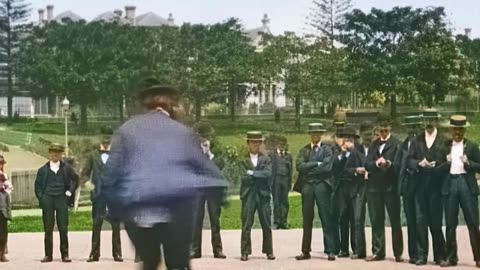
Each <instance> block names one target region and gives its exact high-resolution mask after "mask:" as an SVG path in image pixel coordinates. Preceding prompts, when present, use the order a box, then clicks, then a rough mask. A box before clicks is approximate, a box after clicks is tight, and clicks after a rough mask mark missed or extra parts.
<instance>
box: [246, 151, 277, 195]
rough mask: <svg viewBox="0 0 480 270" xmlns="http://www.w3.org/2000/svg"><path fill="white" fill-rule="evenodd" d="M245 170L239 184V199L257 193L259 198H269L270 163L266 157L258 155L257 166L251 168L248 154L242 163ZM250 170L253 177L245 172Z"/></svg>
mask: <svg viewBox="0 0 480 270" xmlns="http://www.w3.org/2000/svg"><path fill="white" fill-rule="evenodd" d="M242 166H243V168H244V169H245V172H244V175H243V176H242V182H241V184H240V199H243V198H245V197H246V196H247V195H248V194H249V193H251V192H257V193H258V194H259V195H260V196H261V197H264V198H270V195H271V194H272V162H271V161H270V158H269V157H268V155H266V154H263V153H259V154H258V161H257V166H256V167H255V166H253V163H252V161H251V159H250V154H249V155H248V156H247V157H245V159H244V160H243V162H242ZM248 170H252V171H253V175H248V174H247V171H248Z"/></svg>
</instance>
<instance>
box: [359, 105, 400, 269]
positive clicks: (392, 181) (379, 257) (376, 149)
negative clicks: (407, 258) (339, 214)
mask: <svg viewBox="0 0 480 270" xmlns="http://www.w3.org/2000/svg"><path fill="white" fill-rule="evenodd" d="M391 122H392V121H391V119H390V116H388V115H384V114H380V115H379V116H378V128H377V130H378V132H379V134H380V138H378V139H377V140H375V141H374V142H373V144H372V145H371V147H370V148H369V150H368V156H367V158H366V166H365V167H366V169H367V171H368V173H369V175H368V182H367V202H368V213H369V215H370V221H371V223H372V252H373V255H372V256H371V257H369V258H367V261H369V262H372V261H383V260H385V209H387V212H388V216H389V218H390V224H391V228H392V244H393V254H394V256H395V261H396V262H402V261H403V259H402V253H403V235H402V225H401V222H400V208H401V202H400V196H399V195H398V191H397V188H398V187H397V185H398V183H397V177H396V175H395V170H394V166H393V162H394V159H395V155H396V153H397V149H398V148H399V143H400V142H399V141H398V140H397V139H396V138H394V137H393V136H392V134H391V133H390V132H391V128H392V124H391Z"/></svg>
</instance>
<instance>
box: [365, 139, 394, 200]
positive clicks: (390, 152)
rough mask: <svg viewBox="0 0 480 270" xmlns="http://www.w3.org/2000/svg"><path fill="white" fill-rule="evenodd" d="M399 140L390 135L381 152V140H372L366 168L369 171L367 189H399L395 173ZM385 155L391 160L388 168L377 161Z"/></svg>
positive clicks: (373, 190)
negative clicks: (380, 165) (378, 165)
mask: <svg viewBox="0 0 480 270" xmlns="http://www.w3.org/2000/svg"><path fill="white" fill-rule="evenodd" d="M399 143H400V142H399V141H398V140H397V139H396V138H394V137H393V135H391V136H390V139H388V141H387V142H386V143H385V147H384V149H383V152H382V153H380V152H379V149H380V145H381V140H380V139H377V140H375V141H374V142H372V145H371V146H370V148H369V149H368V156H367V158H366V160H365V168H366V169H367V171H368V183H367V190H368V191H369V192H396V191H397V175H396V173H395V162H394V161H395V155H396V154H397V150H398V148H399ZM380 157H383V158H384V159H385V160H389V161H390V162H391V166H390V167H388V168H378V167H377V165H376V164H375V162H376V161H377V160H378V159H379V158H380Z"/></svg>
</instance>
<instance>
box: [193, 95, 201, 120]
mask: <svg viewBox="0 0 480 270" xmlns="http://www.w3.org/2000/svg"><path fill="white" fill-rule="evenodd" d="M201 118H202V99H201V97H199V96H196V97H195V122H198V121H200V119H201Z"/></svg>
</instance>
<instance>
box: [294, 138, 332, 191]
mask: <svg viewBox="0 0 480 270" xmlns="http://www.w3.org/2000/svg"><path fill="white" fill-rule="evenodd" d="M310 151H313V150H312V147H311V144H307V145H306V146H305V147H303V148H302V149H300V151H299V153H298V156H297V161H296V168H297V171H298V179H297V181H296V182H295V185H294V187H293V190H294V191H297V192H299V193H302V190H303V185H304V184H305V183H306V182H307V181H310V180H313V181H314V182H321V181H325V182H327V183H328V184H329V185H330V186H331V187H332V188H333V187H335V185H334V183H333V179H332V167H333V152H332V146H331V145H328V144H323V143H322V144H321V145H320V147H319V148H318V150H317V151H316V152H315V153H314V154H313V155H312V157H310ZM319 162H321V165H320V166H318V163H319Z"/></svg>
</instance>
